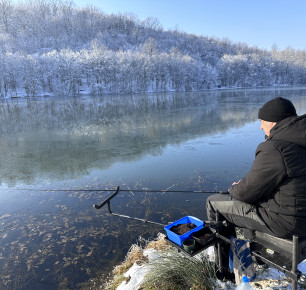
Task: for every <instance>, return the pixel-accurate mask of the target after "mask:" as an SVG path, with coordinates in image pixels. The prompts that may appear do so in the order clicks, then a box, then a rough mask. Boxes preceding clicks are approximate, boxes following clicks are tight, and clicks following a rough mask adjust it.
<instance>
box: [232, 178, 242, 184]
mask: <svg viewBox="0 0 306 290" xmlns="http://www.w3.org/2000/svg"><path fill="white" fill-rule="evenodd" d="M240 181H241V179H240V180H239V181H238V182H236V181H234V182H233V184H232V185H235V184H238V183H239V182H240Z"/></svg>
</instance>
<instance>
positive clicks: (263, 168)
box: [228, 141, 286, 204]
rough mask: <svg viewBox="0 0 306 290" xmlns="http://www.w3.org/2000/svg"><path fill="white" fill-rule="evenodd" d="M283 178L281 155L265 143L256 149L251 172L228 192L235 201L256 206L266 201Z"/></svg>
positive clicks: (269, 144) (271, 144)
mask: <svg viewBox="0 0 306 290" xmlns="http://www.w3.org/2000/svg"><path fill="white" fill-rule="evenodd" d="M285 177H286V167H285V164H284V161H283V158H282V155H281V154H280V152H279V151H278V150H277V149H276V147H275V146H274V144H273V143H272V142H269V141H266V142H263V143H261V144H259V146H258V147H257V150H256V154H255V160H254V162H253V165H252V168H251V170H250V171H249V172H248V173H247V174H246V176H245V177H244V178H243V179H241V181H240V182H239V183H238V184H236V185H232V186H231V187H230V188H229V190H228V191H229V193H230V194H231V196H232V197H234V198H235V199H237V200H240V201H244V202H247V203H251V204H257V203H259V202H260V201H264V200H266V199H268V198H269V197H270V196H271V195H272V194H273V193H274V192H275V190H276V188H277V186H278V185H279V184H280V182H281V181H282V180H283V179H284V178H285Z"/></svg>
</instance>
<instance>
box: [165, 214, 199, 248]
mask: <svg viewBox="0 0 306 290" xmlns="http://www.w3.org/2000/svg"><path fill="white" fill-rule="evenodd" d="M188 223H194V224H195V225H196V226H197V227H196V228H194V229H193V230H191V231H189V232H187V233H185V234H183V235H177V234H176V233H174V232H172V231H170V228H171V227H173V226H176V225H178V224H188ZM203 227H204V222H203V221H201V220H200V219H198V218H196V217H193V216H185V217H183V218H181V219H179V220H177V221H175V222H174V223H172V224H170V225H167V226H165V227H164V229H165V231H166V233H167V236H168V239H169V240H171V241H173V242H174V243H176V244H178V245H180V246H182V245H183V242H184V241H185V240H186V239H189V238H191V236H192V234H193V233H194V232H197V231H199V230H200V229H202V228H203Z"/></svg>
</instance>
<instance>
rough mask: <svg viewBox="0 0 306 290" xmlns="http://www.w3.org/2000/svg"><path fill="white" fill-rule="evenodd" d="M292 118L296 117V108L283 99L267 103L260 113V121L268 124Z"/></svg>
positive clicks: (279, 98)
mask: <svg viewBox="0 0 306 290" xmlns="http://www.w3.org/2000/svg"><path fill="white" fill-rule="evenodd" d="M290 116H296V111H295V107H294V106H293V104H292V103H291V101H289V100H287V99H284V98H282V97H278V98H275V99H272V100H270V101H268V102H266V103H265V104H264V105H263V106H262V107H261V108H260V109H259V111H258V119H260V120H264V121H268V122H279V121H281V120H283V119H285V118H287V117H290Z"/></svg>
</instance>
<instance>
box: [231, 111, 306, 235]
mask: <svg viewBox="0 0 306 290" xmlns="http://www.w3.org/2000/svg"><path fill="white" fill-rule="evenodd" d="M229 193H230V194H231V196H232V197H234V198H235V199H237V200H240V201H244V202H246V203H250V204H253V205H254V208H255V209H256V210H257V212H258V214H259V215H261V217H262V218H263V220H264V221H265V223H266V225H267V226H268V227H269V228H270V230H271V231H272V232H274V234H275V235H276V236H279V237H291V236H292V234H298V235H299V236H306V115H303V116H298V117H289V118H286V119H284V120H282V121H280V122H278V123H277V124H276V125H275V126H274V127H273V128H272V130H271V131H270V136H269V137H267V138H266V141H265V142H263V143H261V144H259V146H258V147H257V149H256V153H255V160H254V163H253V165H252V168H251V170H250V171H249V172H248V173H247V175H246V176H245V177H244V178H243V179H242V180H241V181H240V182H239V183H238V184H237V185H233V186H231V187H230V188H229Z"/></svg>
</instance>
